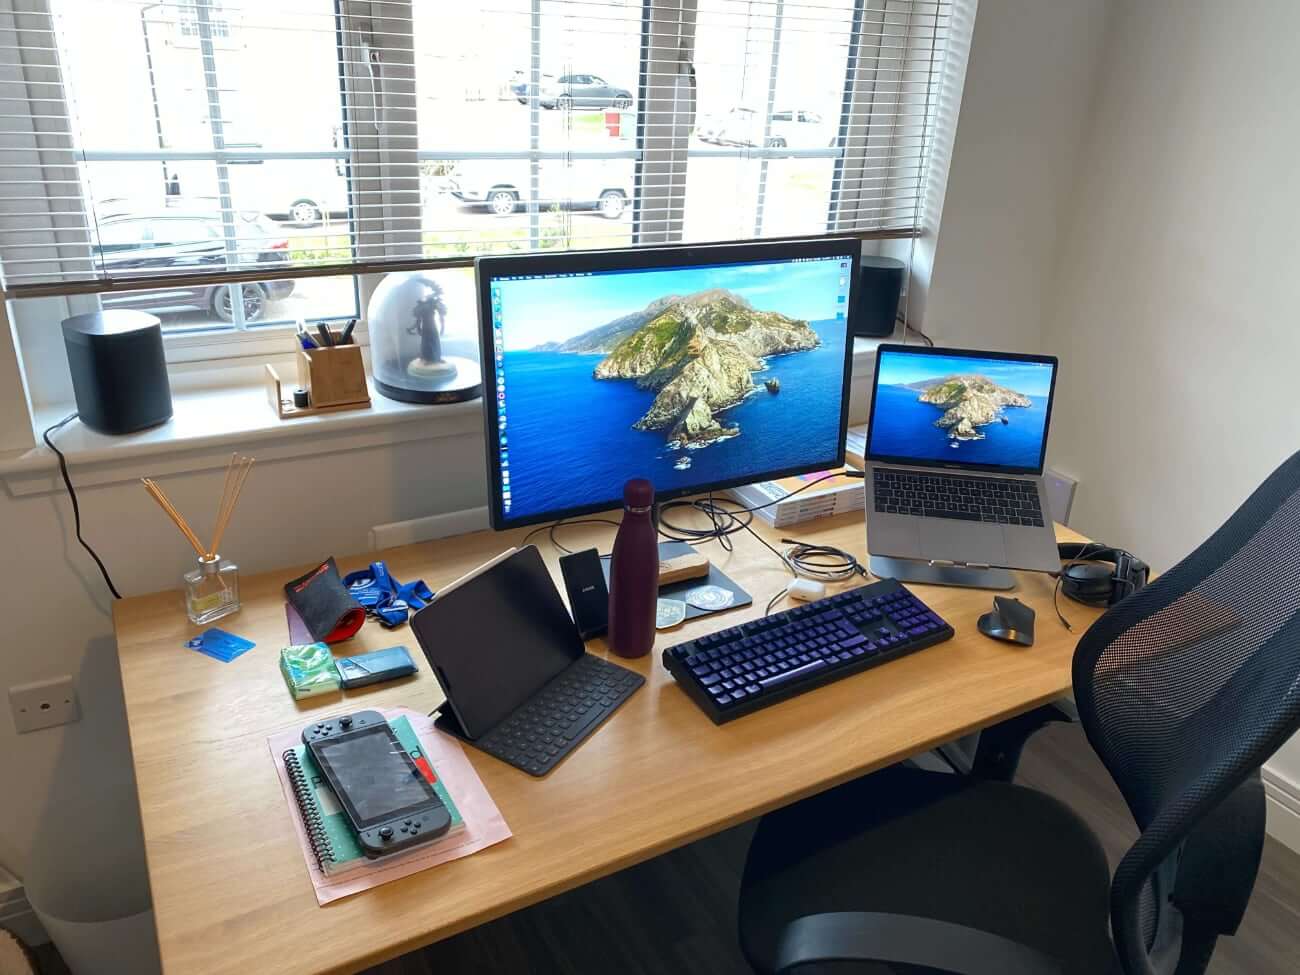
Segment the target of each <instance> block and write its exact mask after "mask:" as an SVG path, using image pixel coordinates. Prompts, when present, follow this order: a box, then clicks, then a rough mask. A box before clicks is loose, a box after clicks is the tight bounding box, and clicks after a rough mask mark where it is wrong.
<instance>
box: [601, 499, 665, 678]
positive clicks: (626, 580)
mask: <svg viewBox="0 0 1300 975" xmlns="http://www.w3.org/2000/svg"><path fill="white" fill-rule="evenodd" d="M654 503H655V489H654V485H653V484H651V483H650V482H649V481H647V480H645V479H644V478H633V479H632V480H630V481H628V482H627V483H626V484H624V485H623V521H622V523H621V524H620V525H619V526H618V534H617V535H616V536H615V537H614V554H613V557H612V558H611V560H610V565H609V648H610V649H611V650H613V651H614V652H615V653H616V654H618V655H619V656H620V657H643V656H645V655H646V654H647V653H649V652H650V648H651V647H653V646H654V642H655V612H656V609H657V608H658V603H659V543H658V541H657V538H656V533H655V526H654V520H653V519H652V518H651V517H650V515H651V510H652V509H653V508H654Z"/></svg>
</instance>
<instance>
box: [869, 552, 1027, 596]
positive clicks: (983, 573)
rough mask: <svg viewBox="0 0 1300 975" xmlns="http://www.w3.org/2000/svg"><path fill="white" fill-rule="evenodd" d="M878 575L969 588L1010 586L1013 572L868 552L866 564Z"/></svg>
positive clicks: (1010, 587) (929, 584) (1013, 586)
mask: <svg viewBox="0 0 1300 975" xmlns="http://www.w3.org/2000/svg"><path fill="white" fill-rule="evenodd" d="M867 567H868V568H869V569H871V574H872V575H874V576H875V577H876V578H878V579H891V578H892V579H897V580H898V581H899V582H916V583H920V584H922V585H926V586H966V587H968V588H972V589H1014V588H1015V586H1016V579H1015V576H1013V575H1012V574H1011V572H1010V571H1009V570H1007V569H991V568H990V569H972V568H970V567H969V566H965V565H934V564H933V563H930V562H924V561H921V560H919V559H890V558H886V557H885V556H883V555H873V556H871V558H870V560H869V562H868V566H867Z"/></svg>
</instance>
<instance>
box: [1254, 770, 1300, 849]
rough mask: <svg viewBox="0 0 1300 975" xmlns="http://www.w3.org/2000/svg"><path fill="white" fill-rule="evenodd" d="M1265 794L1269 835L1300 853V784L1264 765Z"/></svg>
mask: <svg viewBox="0 0 1300 975" xmlns="http://www.w3.org/2000/svg"><path fill="white" fill-rule="evenodd" d="M1261 775H1262V777H1263V779H1264V795H1265V796H1266V797H1267V802H1268V835H1269V836H1271V837H1273V839H1275V840H1277V841H1278V842H1279V843H1281V844H1282V845H1283V846H1285V847H1288V848H1289V849H1292V850H1295V851H1296V852H1297V853H1300V785H1297V784H1296V783H1295V782H1291V781H1290V780H1288V779H1285V778H1283V777H1282V776H1280V775H1278V774H1277V773H1276V772H1274V771H1272V770H1271V769H1269V768H1268V766H1265V767H1264V770H1263V772H1262V773H1261Z"/></svg>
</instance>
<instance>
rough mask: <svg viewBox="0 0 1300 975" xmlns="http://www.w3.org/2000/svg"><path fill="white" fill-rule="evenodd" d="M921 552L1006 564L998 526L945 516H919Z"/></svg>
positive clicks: (927, 555) (930, 556)
mask: <svg viewBox="0 0 1300 975" xmlns="http://www.w3.org/2000/svg"><path fill="white" fill-rule="evenodd" d="M921 554H922V556H923V557H924V558H927V559H946V560H949V561H952V562H974V563H976V564H987V565H1006V564H1007V547H1006V543H1005V542H1004V541H1003V539H1002V526H1001V525H992V524H984V523H981V522H974V521H958V520H957V519H955V518H954V519H951V520H950V519H947V518H922V519H921Z"/></svg>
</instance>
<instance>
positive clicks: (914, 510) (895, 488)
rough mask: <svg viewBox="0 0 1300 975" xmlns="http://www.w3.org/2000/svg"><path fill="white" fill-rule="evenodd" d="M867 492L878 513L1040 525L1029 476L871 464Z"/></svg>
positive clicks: (1035, 493)
mask: <svg viewBox="0 0 1300 975" xmlns="http://www.w3.org/2000/svg"><path fill="white" fill-rule="evenodd" d="M872 493H873V495H874V497H875V502H876V511H878V512H880V513H882V514H891V515H893V514H898V515H924V516H925V517H927V518H955V519H957V520H960V521H985V522H993V523H995V524H998V525H1033V526H1037V527H1040V528H1041V527H1042V525H1043V511H1042V508H1041V507H1039V504H1038V484H1037V482H1035V481H1021V480H1016V479H1014V478H1002V477H964V476H962V475H960V474H922V473H920V472H918V471H899V470H882V469H881V468H874V469H873V471H872Z"/></svg>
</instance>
